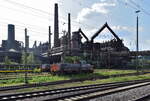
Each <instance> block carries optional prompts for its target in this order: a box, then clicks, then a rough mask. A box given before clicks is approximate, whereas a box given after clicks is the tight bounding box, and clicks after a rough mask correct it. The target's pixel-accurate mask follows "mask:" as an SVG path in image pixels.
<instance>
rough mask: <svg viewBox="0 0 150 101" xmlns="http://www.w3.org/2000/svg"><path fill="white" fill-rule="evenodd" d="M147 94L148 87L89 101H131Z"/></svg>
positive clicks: (149, 89)
mask: <svg viewBox="0 0 150 101" xmlns="http://www.w3.org/2000/svg"><path fill="white" fill-rule="evenodd" d="M149 93H150V85H148V86H144V87H139V88H135V89H131V90H127V91H124V92H119V93H115V94H111V95H107V96H103V97H99V98H96V99H92V100H90V101H132V100H133V99H134V98H137V97H138V96H141V95H145V94H149ZM148 101H150V100H148Z"/></svg>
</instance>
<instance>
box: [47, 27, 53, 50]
mask: <svg viewBox="0 0 150 101" xmlns="http://www.w3.org/2000/svg"><path fill="white" fill-rule="evenodd" d="M51 35H52V33H51V26H49V42H48V43H49V49H51Z"/></svg>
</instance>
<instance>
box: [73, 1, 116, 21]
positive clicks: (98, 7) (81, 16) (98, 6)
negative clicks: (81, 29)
mask: <svg viewBox="0 0 150 101" xmlns="http://www.w3.org/2000/svg"><path fill="white" fill-rule="evenodd" d="M114 6H116V4H115V3H106V2H101V3H95V4H93V5H92V6H91V7H90V8H83V9H82V10H81V11H80V12H79V13H78V16H77V19H76V20H77V21H78V22H80V21H84V20H85V19H86V16H88V15H89V14H91V13H100V14H108V13H109V10H108V9H107V8H108V7H114Z"/></svg>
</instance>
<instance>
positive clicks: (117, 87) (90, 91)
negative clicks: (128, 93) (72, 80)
mask: <svg viewBox="0 0 150 101" xmlns="http://www.w3.org/2000/svg"><path fill="white" fill-rule="evenodd" d="M149 84H150V79H146V80H135V81H127V82H117V83H107V84H95V85H88V86H78V87H68V88H61V89H54V90H45V91H37V92H29V93H19V94H8V95H1V96H0V101H14V100H23V99H29V98H35V97H43V98H44V99H42V100H45V101H57V100H59V101H66V100H67V99H69V100H70V101H72V100H73V101H80V100H83V101H85V100H87V99H91V98H93V97H96V96H100V95H106V94H111V93H114V92H117V91H123V90H125V89H133V88H135V87H140V86H145V85H149ZM131 85H132V86H131ZM100 91H101V92H100ZM99 92H100V93H99ZM45 96H48V98H47V97H45ZM45 98H46V99H45Z"/></svg>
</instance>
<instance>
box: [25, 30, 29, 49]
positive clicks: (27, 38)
mask: <svg viewBox="0 0 150 101" xmlns="http://www.w3.org/2000/svg"><path fill="white" fill-rule="evenodd" d="M25 48H26V51H28V49H29V36H28V35H27V28H25Z"/></svg>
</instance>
